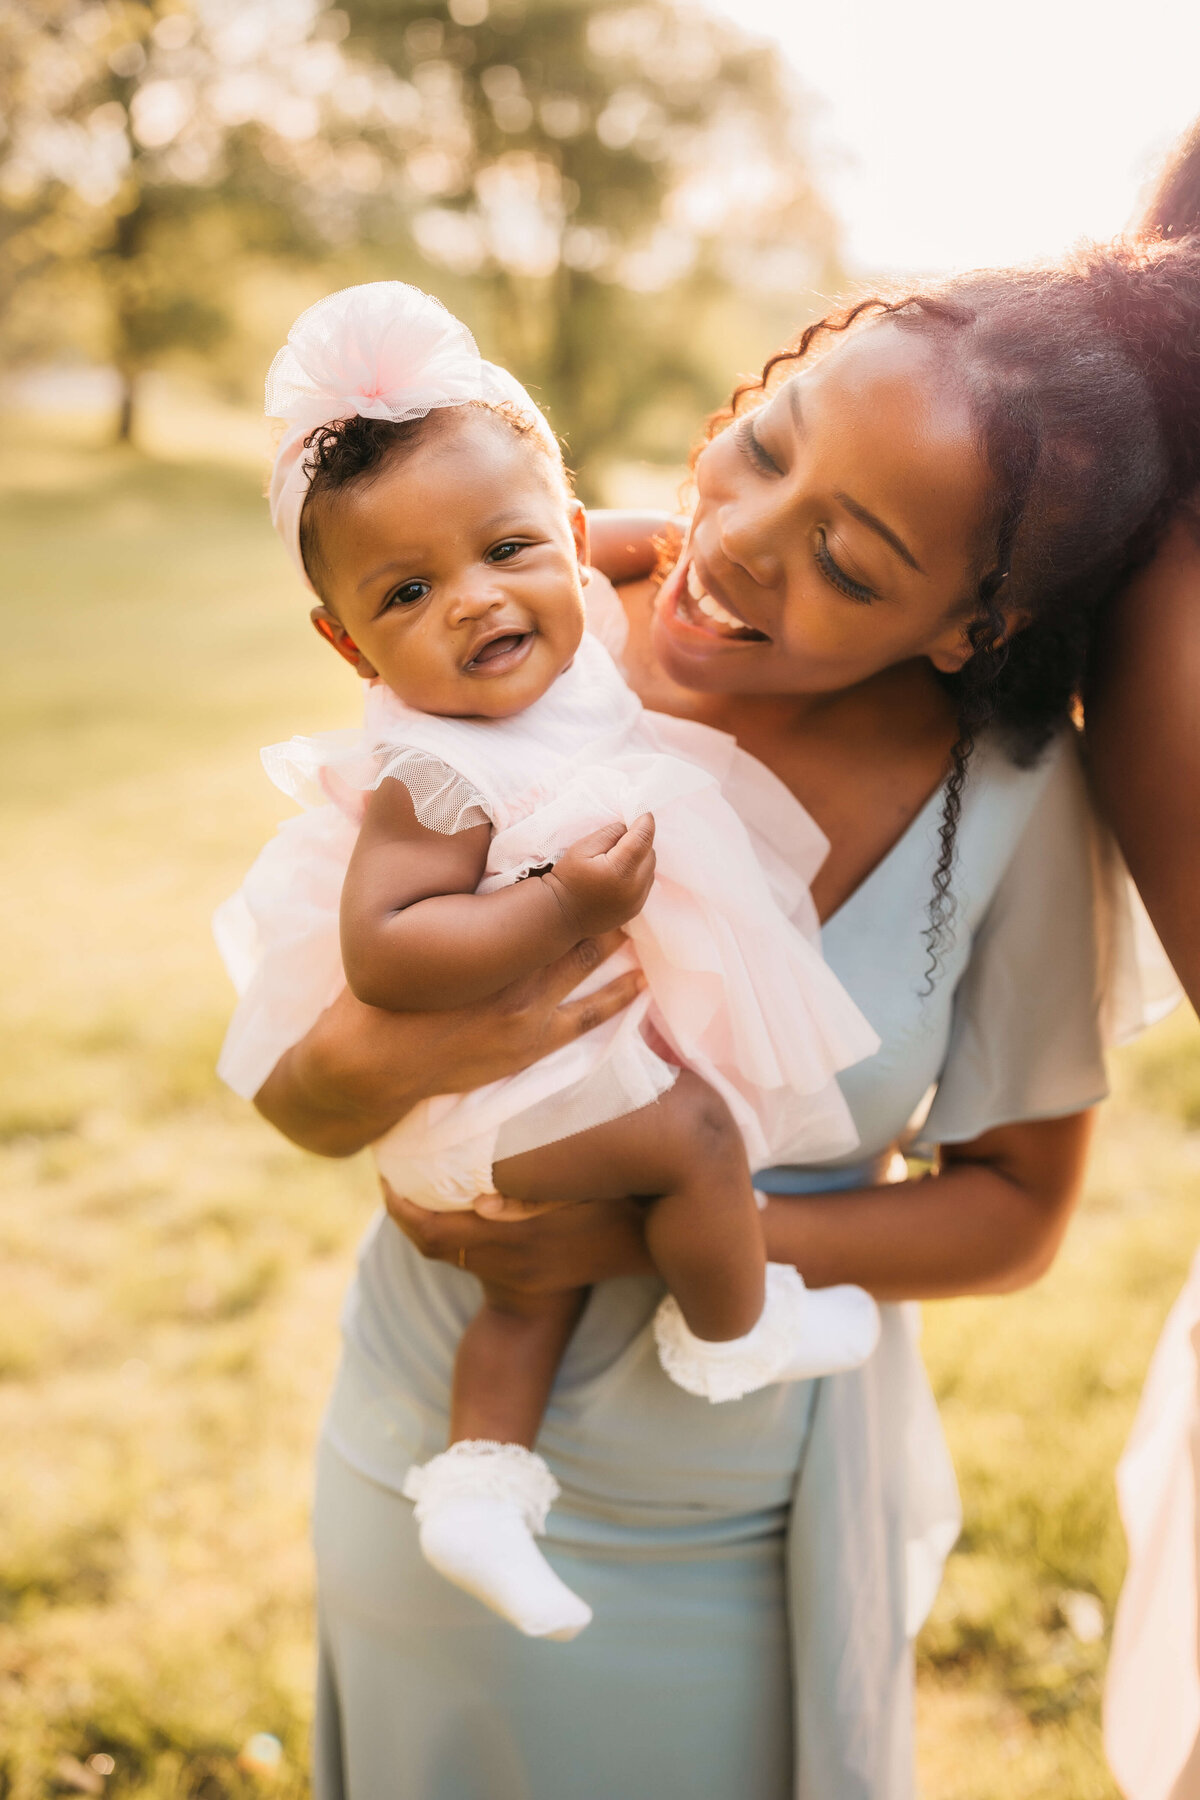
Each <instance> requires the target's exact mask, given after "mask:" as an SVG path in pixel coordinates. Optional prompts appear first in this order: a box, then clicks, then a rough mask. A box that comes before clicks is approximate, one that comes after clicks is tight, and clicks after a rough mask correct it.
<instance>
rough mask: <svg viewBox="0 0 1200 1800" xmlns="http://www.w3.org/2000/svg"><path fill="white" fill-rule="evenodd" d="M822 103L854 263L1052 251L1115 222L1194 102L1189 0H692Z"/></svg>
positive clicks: (1198, 65)
mask: <svg viewBox="0 0 1200 1800" xmlns="http://www.w3.org/2000/svg"><path fill="white" fill-rule="evenodd" d="M709 3H710V4H711V5H712V6H714V8H715V10H717V11H718V12H724V13H727V14H728V15H729V16H730V17H731V18H733V19H734V20H736V22H737V23H738V24H740V25H742V26H743V27H745V28H746V29H748V30H751V31H754V32H760V33H762V34H763V35H766V36H770V37H774V38H776V39H777V40H778V41H779V43H780V44H781V45H782V46H783V48H784V50H785V51H786V52H787V55H788V57H789V59H790V60H791V62H792V63H793V65H794V66H795V68H796V69H797V70H798V72H799V74H800V76H801V79H802V80H803V81H804V83H805V85H806V87H807V88H808V89H809V90H810V91H811V92H812V93H813V94H814V95H815V96H817V97H818V98H819V99H820V100H822V101H823V102H824V107H823V109H822V111H821V113H820V115H819V116H818V119H817V121H816V130H815V136H816V141H817V146H818V149H819V150H820V152H821V157H822V162H823V164H824V167H823V169H822V185H823V188H824V191H825V193H826V194H827V195H828V196H829V198H830V200H831V201H832V203H833V205H834V207H835V209H836V210H837V212H838V214H839V216H840V218H841V220H842V222H843V225H844V228H845V240H844V250H845V256H846V260H847V263H848V266H849V267H850V268H851V269H852V270H853V271H854V272H856V273H867V272H872V271H874V272H888V271H901V270H928V271H934V270H943V269H950V268H963V267H971V266H979V265H986V264H998V263H1010V262H1023V261H1030V260H1033V259H1036V258H1040V257H1046V256H1054V255H1057V254H1059V253H1061V252H1062V251H1063V250H1065V249H1067V248H1068V247H1069V246H1070V245H1071V244H1072V243H1074V242H1076V241H1077V240H1078V239H1079V238H1080V237H1098V238H1105V237H1111V236H1112V235H1113V234H1114V233H1115V232H1117V231H1119V230H1121V228H1122V227H1123V226H1124V225H1125V224H1126V223H1127V222H1128V220H1129V218H1130V215H1131V214H1132V213H1133V212H1134V210H1135V208H1136V207H1137V204H1138V199H1139V194H1140V193H1141V191H1142V190H1143V188H1144V187H1145V184H1146V182H1147V179H1148V177H1150V176H1151V175H1152V173H1153V171H1154V170H1155V169H1156V167H1157V166H1158V164H1159V163H1160V161H1161V159H1162V157H1163V155H1164V153H1165V152H1166V151H1167V149H1168V148H1169V146H1170V145H1171V144H1172V143H1173V141H1174V140H1175V138H1176V137H1177V136H1178V135H1179V133H1180V132H1181V131H1182V130H1183V129H1184V128H1185V126H1187V125H1188V124H1189V123H1190V121H1191V120H1192V119H1193V118H1194V117H1195V116H1196V114H1198V113H1200V4H1198V3H1197V0H1141V4H1139V5H1138V6H1136V7H1131V6H1129V5H1128V4H1127V3H1126V4H1122V5H1119V6H1118V5H1116V4H1114V0H1090V3H1088V0H1003V4H982V3H981V0H912V4H909V5H906V6H898V5H896V4H895V0H854V3H853V4H852V5H847V4H844V0H709Z"/></svg>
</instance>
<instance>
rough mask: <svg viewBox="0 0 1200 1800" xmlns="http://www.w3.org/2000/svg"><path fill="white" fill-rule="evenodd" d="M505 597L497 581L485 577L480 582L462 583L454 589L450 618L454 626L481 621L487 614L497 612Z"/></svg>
mask: <svg viewBox="0 0 1200 1800" xmlns="http://www.w3.org/2000/svg"><path fill="white" fill-rule="evenodd" d="M503 598H504V596H503V595H502V594H501V593H500V592H499V591H498V588H497V585H496V583H495V581H493V580H491V579H489V578H487V577H484V578H482V579H480V580H473V581H461V582H459V583H458V584H457V586H456V587H455V589H454V593H453V595H452V597H451V600H450V604H449V607H448V609H447V611H448V616H449V618H450V621H451V623H452V624H457V623H460V622H461V623H463V624H466V623H469V622H470V621H471V620H472V619H481V618H483V616H484V614H485V613H489V612H492V611H494V610H495V608H496V607H497V606H499V605H500V604H501V602H502V601H503Z"/></svg>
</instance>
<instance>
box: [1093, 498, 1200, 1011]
mask: <svg viewBox="0 0 1200 1800" xmlns="http://www.w3.org/2000/svg"><path fill="white" fill-rule="evenodd" d="M1087 752H1088V765H1089V770H1090V773H1091V777H1092V782H1093V786H1094V788H1095V791H1096V794H1097V797H1098V798H1099V801H1100V804H1101V807H1102V808H1103V810H1104V812H1105V813H1106V814H1107V816H1108V818H1109V819H1110V821H1111V823H1112V826H1113V829H1114V830H1115V832H1116V834H1117V838H1118V840H1119V842H1120V845H1121V848H1122V850H1123V851H1124V853H1125V858H1126V861H1127V862H1128V864H1129V868H1130V872H1131V874H1132V875H1133V878H1134V880H1135V881H1136V882H1137V885H1138V891H1139V893H1140V894H1141V896H1142V899H1143V900H1144V901H1145V903H1146V909H1147V911H1148V912H1149V914H1150V917H1151V919H1152V920H1153V921H1154V926H1155V929H1156V930H1157V932H1158V934H1159V936H1160V938H1161V939H1162V941H1163V947H1164V948H1165V950H1166V952H1167V955H1168V956H1169V957H1170V959H1171V961H1172V963H1173V964H1174V965H1175V970H1176V973H1177V974H1178V976H1179V979H1180V981H1182V983H1183V985H1184V987H1185V988H1186V989H1187V992H1188V997H1189V999H1190V1000H1191V1002H1192V1005H1193V1006H1195V1007H1197V1008H1200V532H1198V530H1197V526H1196V523H1195V521H1194V520H1192V519H1190V518H1189V517H1188V516H1187V515H1186V514H1181V516H1180V517H1179V518H1178V519H1177V520H1176V522H1175V524H1174V525H1173V527H1172V529H1171V531H1170V532H1169V534H1168V536H1167V537H1166V539H1165V540H1164V542H1163V544H1162V547H1161V549H1160V550H1159V552H1158V554H1157V556H1156V557H1155V559H1154V561H1153V562H1152V563H1151V564H1150V566H1149V568H1147V569H1145V570H1144V571H1143V572H1142V574H1141V575H1139V576H1138V577H1137V578H1136V579H1135V580H1134V581H1133V582H1131V583H1130V585H1129V586H1128V587H1127V588H1126V589H1125V591H1124V593H1122V594H1121V595H1120V596H1119V597H1118V599H1117V600H1116V602H1115V603H1114V605H1113V608H1112V611H1111V615H1110V617H1109V619H1108V620H1107V621H1106V623H1105V628H1104V630H1103V632H1102V633H1101V638H1100V644H1099V649H1098V653H1097V658H1096V667H1095V670H1094V673H1093V677H1092V680H1091V682H1090V684H1089V689H1088V696H1087Z"/></svg>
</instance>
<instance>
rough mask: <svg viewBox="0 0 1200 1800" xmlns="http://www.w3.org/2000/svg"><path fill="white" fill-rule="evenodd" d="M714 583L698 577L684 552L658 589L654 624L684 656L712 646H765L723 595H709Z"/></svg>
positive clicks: (763, 636)
mask: <svg viewBox="0 0 1200 1800" xmlns="http://www.w3.org/2000/svg"><path fill="white" fill-rule="evenodd" d="M715 585H716V584H715V583H714V582H713V581H712V578H711V577H710V576H708V575H707V574H702V573H701V570H700V568H699V566H698V565H697V563H696V561H695V559H694V558H693V557H692V555H691V554H690V552H685V554H684V555H683V557H681V559H680V561H679V562H678V563H677V564H676V566H675V567H674V568H673V569H672V570H671V573H670V574H669V575H668V576H667V578H666V580H665V581H664V582H663V584H662V587H661V588H660V589H659V593H658V599H657V602H656V606H655V616H656V622H657V624H658V625H659V627H660V628H661V629H663V630H664V631H665V632H666V634H667V635H668V636H669V637H671V638H673V639H674V640H675V642H676V643H677V645H678V646H679V648H680V649H681V650H683V651H685V652H686V650H687V649H688V648H689V647H690V648H691V649H692V651H693V653H695V652H697V651H698V652H700V653H701V654H705V653H711V651H712V649H713V648H714V647H715V646H716V645H722V646H735V645H737V646H748V645H751V644H769V643H770V642H771V639H770V638H769V637H768V636H767V634H766V632H764V631H759V630H757V629H756V628H755V627H754V626H752V625H750V624H748V623H747V622H746V620H745V619H744V618H743V617H742V615H741V614H740V613H739V612H737V611H735V609H734V607H733V606H732V604H731V603H730V602H729V600H728V599H727V597H726V596H725V595H724V593H721V594H720V597H718V594H717V593H714V592H713V588H714V587H715Z"/></svg>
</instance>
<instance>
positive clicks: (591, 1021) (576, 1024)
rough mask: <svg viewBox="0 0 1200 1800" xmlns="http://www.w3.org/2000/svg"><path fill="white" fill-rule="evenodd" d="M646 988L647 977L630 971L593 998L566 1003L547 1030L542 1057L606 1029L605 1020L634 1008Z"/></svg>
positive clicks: (556, 1013) (567, 1001) (635, 971)
mask: <svg viewBox="0 0 1200 1800" xmlns="http://www.w3.org/2000/svg"><path fill="white" fill-rule="evenodd" d="M645 985H646V977H645V976H644V975H643V974H642V972H641V970H640V969H630V970H629V971H628V972H627V973H626V974H624V975H618V976H617V977H616V978H615V979H614V980H613V981H610V982H608V983H607V984H606V985H605V986H604V987H602V988H597V990H596V992H595V993H594V994H584V995H582V996H581V997H580V999H578V1000H564V1002H563V1004H562V1005H561V1006H559V1007H556V1008H555V1011H554V1013H553V1015H552V1017H551V1019H550V1023H549V1025H548V1026H547V1029H546V1040H545V1048H544V1049H543V1051H542V1055H543V1056H549V1054H550V1052H551V1051H552V1050H560V1049H561V1048H562V1046H563V1045H564V1044H570V1043H573V1042H574V1040H575V1039H576V1038H578V1037H582V1036H583V1034H584V1033H585V1032H586V1031H595V1029H596V1027H597V1025H603V1024H604V1022H605V1020H606V1019H613V1018H615V1017H616V1015H617V1014H618V1013H619V1012H624V1010H625V1008H626V1007H627V1006H629V1005H631V1004H632V1002H633V1001H634V1000H636V999H637V997H638V995H639V994H640V993H641V991H642V989H643V988H644V987H645Z"/></svg>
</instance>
